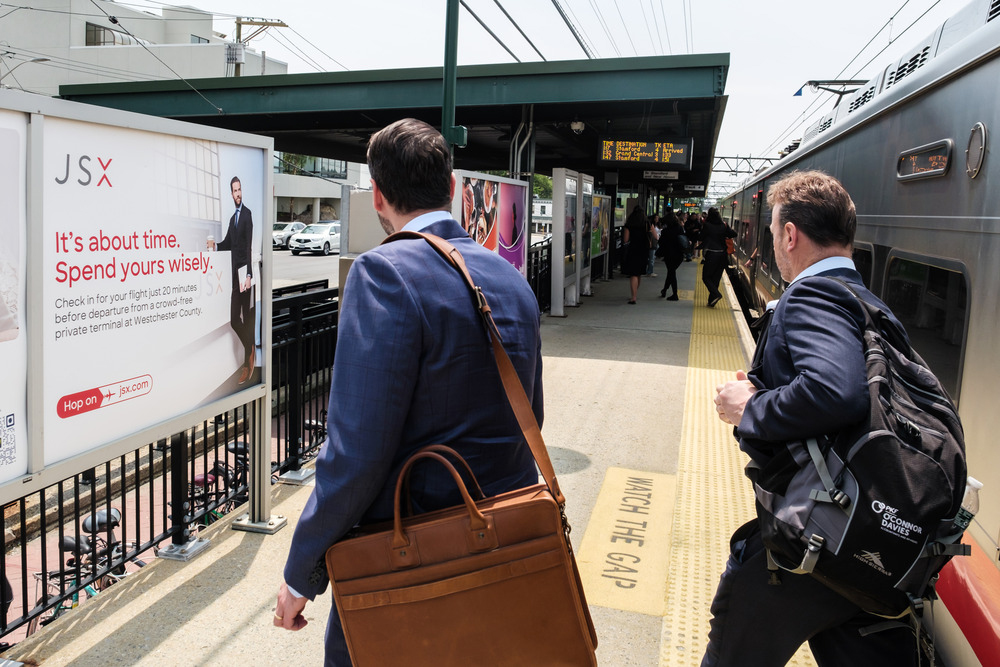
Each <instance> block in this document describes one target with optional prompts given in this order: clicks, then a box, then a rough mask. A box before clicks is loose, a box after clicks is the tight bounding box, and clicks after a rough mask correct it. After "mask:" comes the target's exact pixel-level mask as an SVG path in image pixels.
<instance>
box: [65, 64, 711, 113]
mask: <svg viewBox="0 0 1000 667" xmlns="http://www.w3.org/2000/svg"><path fill="white" fill-rule="evenodd" d="M728 70H729V54H701V55H695V56H657V57H648V58H615V59H604V60H580V61H562V62H542V63H538V62H533V63H517V64H504V65H476V66H463V67H459V68H457V90H456V95H455V104H456V106H457V107H460V108H461V107H477V106H506V105H521V104H573V103H585V102H625V101H628V100H677V99H685V98H711V97H718V96H721V95H723V94H724V92H725V84H726V76H727V74H728ZM442 76H443V69H442V68H420V69H412V70H392V71H386V70H374V71H367V72H338V73H319V74H291V75H272V76H255V77H241V78H239V79H235V78H217V79H194V80H190V81H189V82H190V83H191V85H193V86H194V87H195V88H197V89H198V91H200V92H201V94H202V95H204V96H205V97H207V98H208V99H209V100H211V102H212V104H215V105H216V106H218V107H221V108H222V110H223V114H225V115H242V114H284V113H289V114H295V113H309V112H324V111H361V110H378V109H384V110H391V109H407V108H436V107H440V106H441V104H442V99H441V93H442V86H441V82H442ZM60 95H61V96H62V97H64V98H67V99H72V100H76V101H80V102H87V103H90V104H97V105H100V106H109V107H115V108H119V109H126V110H128V111H135V112H139V113H146V114H152V115H157V116H166V117H171V118H196V117H205V116H214V115H216V111H215V109H214V108H212V107H211V105H210V104H209V103H208V102H206V101H205V100H203V99H201V97H199V96H198V95H197V94H196V93H194V92H193V91H191V89H190V88H189V87H188V86H187V85H185V84H184V83H183V82H180V81H155V82H135V83H115V84H82V85H72V86H62V87H60Z"/></svg>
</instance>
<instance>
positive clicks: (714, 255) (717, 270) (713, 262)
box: [701, 250, 729, 301]
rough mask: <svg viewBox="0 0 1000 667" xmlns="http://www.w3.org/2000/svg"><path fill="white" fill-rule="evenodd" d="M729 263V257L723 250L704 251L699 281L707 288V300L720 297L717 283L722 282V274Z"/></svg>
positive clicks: (720, 293)
mask: <svg viewBox="0 0 1000 667" xmlns="http://www.w3.org/2000/svg"><path fill="white" fill-rule="evenodd" d="M728 262H729V255H727V254H726V252H725V251H724V250H706V251H705V266H703V267H702V270H701V281H702V282H703V283H705V287H707V288H708V300H709V301H711V300H712V299H714V298H716V297H721V296H722V292H720V291H719V281H721V280H722V272H723V271H725V270H726V264H727V263H728Z"/></svg>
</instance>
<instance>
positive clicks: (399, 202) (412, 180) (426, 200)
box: [368, 118, 452, 214]
mask: <svg viewBox="0 0 1000 667" xmlns="http://www.w3.org/2000/svg"><path fill="white" fill-rule="evenodd" d="M368 169H369V171H371V175H372V180H373V181H375V184H376V185H378V188H379V190H380V191H381V192H382V196H383V197H385V200H386V201H387V202H388V203H389V204H390V205H391V206H392V207H393V208H394V209H396V211H397V212H398V213H403V214H406V213H412V212H414V211H431V210H436V209H443V208H446V207H447V206H448V205H449V204H451V196H452V193H451V169H452V162H451V150H450V149H449V147H448V142H446V141H445V139H444V137H443V136H441V133H440V132H438V131H437V130H435V129H434V128H433V127H431V126H430V125H428V124H427V123H425V122H423V121H421V120H416V119H415V118H404V119H403V120H398V121H396V122H395V123H393V124H392V125H389V126H387V127H384V128H382V129H381V130H379V131H378V132H376V133H375V134H373V135H372V137H371V139H370V140H369V141H368Z"/></svg>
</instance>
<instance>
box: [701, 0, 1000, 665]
mask: <svg viewBox="0 0 1000 667" xmlns="http://www.w3.org/2000/svg"><path fill="white" fill-rule="evenodd" d="M997 131H1000V0H977V1H976V2H973V3H972V4H970V5H968V6H967V7H966V8H965V9H963V10H962V11H960V12H959V13H958V14H956V15H955V16H953V17H952V18H951V19H949V20H948V21H946V22H945V23H944V24H943V25H941V26H939V27H938V28H937V30H935V31H934V32H933V33H932V34H931V35H929V36H928V37H927V38H926V39H925V40H923V41H922V42H920V43H919V44H918V45H917V46H916V47H915V48H914V49H912V50H911V51H910V52H908V53H907V54H906V55H904V56H903V57H902V58H900V59H899V60H898V61H896V62H893V63H889V64H887V66H886V67H884V68H883V69H882V70H881V71H880V72H879V73H878V74H877V76H875V78H873V79H872V80H870V81H869V82H868V83H866V84H865V85H864V86H862V87H860V88H859V89H858V90H857V91H856V92H855V93H853V94H852V95H850V96H845V97H844V98H843V100H842V101H841V102H840V103H839V104H838V105H837V107H836V108H835V109H834V110H833V111H832V112H831V113H829V114H827V115H826V116H824V117H823V118H822V119H820V121H819V122H817V123H815V124H814V125H812V126H811V127H809V128H808V129H807V130H806V132H805V134H804V136H803V141H802V144H801V146H800V147H799V148H798V149H797V150H795V151H794V152H792V153H791V154H789V155H788V156H786V157H785V158H784V159H782V160H781V161H780V162H778V163H777V164H775V165H773V166H772V167H770V168H769V169H767V170H766V171H762V172H759V173H758V174H756V175H754V176H753V177H752V178H750V179H749V180H748V181H747V182H746V183H744V184H743V186H742V188H741V189H740V190H739V191H737V192H735V193H732V194H730V195H728V196H727V197H725V198H723V199H721V200H719V203H718V206H719V209H720V212H722V213H723V217H725V218H726V219H727V221H729V223H730V224H731V225H732V226H733V227H734V228H735V229H736V230H737V232H738V236H737V252H736V256H735V258H736V262H737V265H736V270H737V271H738V276H739V283H740V287H741V288H742V290H743V291H744V293H745V294H746V295H747V297H748V299H749V300H750V302H751V303H752V308H753V309H756V310H760V309H762V307H763V305H764V303H766V302H767V301H769V300H771V299H775V298H777V297H778V296H779V295H780V293H781V290H782V289H783V284H782V281H781V277H780V275H779V274H778V269H777V267H776V266H775V265H774V262H773V256H772V255H773V251H772V246H771V235H770V231H769V229H768V225H769V224H770V219H771V211H770V209H769V208H768V206H767V202H766V193H767V188H768V186H769V184H771V183H773V182H774V181H776V180H777V179H778V178H780V177H781V176H782V175H784V174H787V173H789V172H790V171H794V170H805V169H820V170H822V171H825V172H827V173H829V174H832V175H834V176H836V177H837V178H838V179H840V180H841V182H843V184H844V185H845V187H846V188H847V191H848V192H849V193H850V194H851V196H852V198H853V199H854V202H855V205H856V206H857V212H858V231H857V236H856V243H855V251H854V258H855V264H856V266H857V267H858V269H859V270H860V271H861V272H862V275H863V276H864V277H865V280H866V282H867V284H868V286H869V287H870V288H871V289H872V291H873V292H874V293H875V294H877V295H879V296H880V297H881V298H882V299H883V300H884V301H886V303H887V304H888V305H889V306H890V307H891V308H892V309H893V311H894V312H895V313H896V314H897V315H898V316H899V317H900V318H901V319H902V320H903V321H904V323H905V324H906V326H907V330H908V332H909V334H910V337H911V340H912V342H913V344H914V347H915V348H916V349H917V351H918V352H919V353H920V354H921V356H923V357H924V359H925V360H926V361H927V362H928V364H929V365H930V366H931V368H932V369H933V370H934V371H935V373H937V374H938V376H939V377H940V378H941V379H942V381H943V383H944V384H945V386H946V387H947V389H948V391H949V392H950V393H951V395H952V397H953V398H954V399H955V400H956V401H957V403H958V406H959V411H960V413H961V417H962V421H963V425H964V428H965V434H966V447H967V453H968V463H969V474H970V475H972V476H974V477H976V478H977V479H979V480H980V481H982V482H983V483H984V484H985V487H984V488H983V490H982V491H981V492H980V494H981V499H980V503H981V505H980V511H979V513H978V515H977V516H976V520H975V522H974V523H973V525H972V526H971V527H970V529H969V531H968V532H967V536H971V538H972V539H973V540H974V542H975V547H974V554H973V557H972V558H971V559H970V558H963V559H955V560H954V561H953V563H952V564H950V565H949V566H948V567H949V568H953V566H954V568H953V569H954V571H952V572H949V576H950V577H951V578H952V579H958V580H959V582H958V583H957V584H955V583H954V582H951V583H949V585H948V586H942V585H939V592H940V593H941V597H942V600H943V601H944V602H945V605H946V606H947V607H948V610H949V612H950V614H937V616H939V617H941V618H940V619H939V620H938V625H939V628H938V632H937V634H938V635H939V637H938V648H939V652H940V653H941V654H942V655H943V657H944V658H945V661H946V663H947V664H949V665H975V664H977V661H978V662H981V664H984V665H987V664H997V663H996V662H994V661H996V660H1000V658H998V657H997V656H998V655H1000V650H998V648H1000V570H998V569H997V568H998V555H1000V552H998V550H997V541H998V539H1000V428H998V422H997V421H996V420H995V418H996V417H997V412H998V410H997V404H998V403H997V401H998V394H1000V351H998V348H997V347H994V346H996V345H997V344H998V343H997V329H998V326H1000V161H998V159H1000V156H993V155H992V144H991V142H992V141H995V138H994V134H995V133H996V132H997ZM958 560H961V561H962V563H961V564H956V561H958ZM959 575H960V576H959ZM944 579H945V576H944V575H942V582H941V584H945V581H944ZM937 607H940V605H937ZM956 621H957V625H956V624H955V622H956ZM973 652H974V653H975V655H973ZM977 655H978V659H977V657H976V656H977Z"/></svg>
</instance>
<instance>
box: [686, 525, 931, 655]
mask: <svg viewBox="0 0 1000 667" xmlns="http://www.w3.org/2000/svg"><path fill="white" fill-rule="evenodd" d="M731 546H732V552H731V553H730V556H729V562H728V563H727V564H726V570H725V572H723V574H722V578H721V580H720V581H719V588H718V590H717V591H716V593H715V599H714V600H713V601H712V623H711V630H710V631H709V634H708V649H707V650H706V652H705V657H704V658H703V659H702V663H701V665H702V667H781V665H784V664H786V663H787V662H788V661H789V660H790V659H791V657H792V656H793V655H794V654H795V651H797V650H798V648H799V646H801V645H802V644H803V643H804V642H807V641H808V642H809V648H810V649H812V652H813V656H814V657H815V658H816V664H817V665H819V667H867V666H868V665H873V666H874V665H879V666H884V667H890V666H891V667H916V665H917V664H918V662H917V642H916V638H915V637H914V636H913V632H912V631H911V630H910V629H909V628H896V629H892V630H883V631H881V632H876V633H873V634H870V635H867V636H864V637H862V636H861V635H860V634H859V630H860V629H862V628H866V627H870V626H873V625H875V624H877V623H881V622H883V621H885V620H886V619H884V618H881V617H878V616H873V615H871V614H867V613H865V612H863V611H861V610H860V609H859V608H858V607H857V606H856V605H854V604H853V603H852V602H850V601H848V600H847V599H846V598H844V597H841V596H840V595H838V594H837V593H834V592H833V591H832V590H830V589H829V588H827V587H826V586H824V585H823V584H822V583H820V582H819V581H817V580H816V579H813V578H812V577H810V576H808V575H801V574H792V573H791V572H781V574H780V577H781V583H780V585H771V584H770V583H769V574H770V573H769V572H768V570H767V554H766V551H765V549H764V545H763V544H762V543H761V540H760V531H759V530H758V528H757V522H756V521H752V522H751V523H748V524H746V525H744V526H742V527H741V528H740V529H739V530H737V531H736V534H734V535H733V541H732V545H731ZM904 622H905V620H904Z"/></svg>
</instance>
